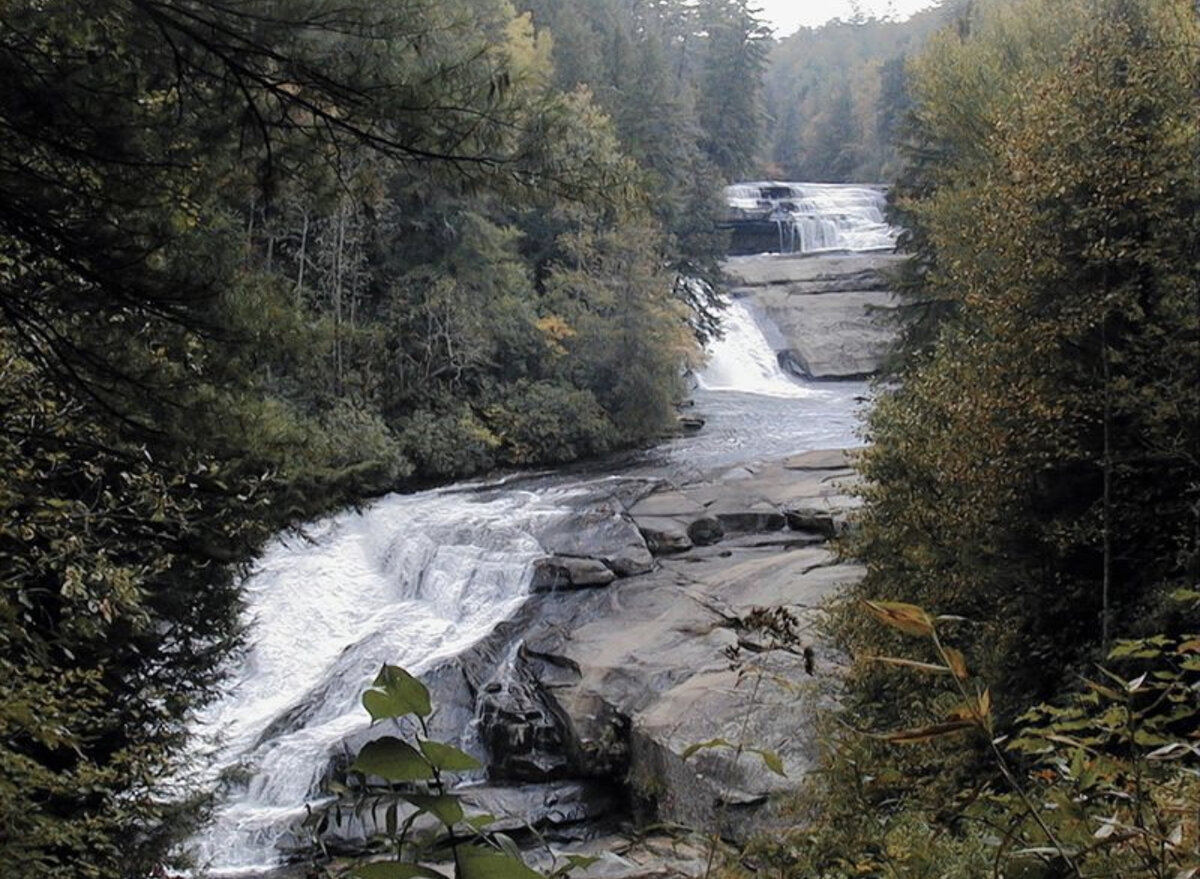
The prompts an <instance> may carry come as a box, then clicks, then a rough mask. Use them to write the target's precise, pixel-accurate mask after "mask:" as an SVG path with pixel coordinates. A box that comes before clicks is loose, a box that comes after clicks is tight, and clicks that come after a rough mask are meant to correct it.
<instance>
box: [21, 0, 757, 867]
mask: <svg viewBox="0 0 1200 879" xmlns="http://www.w3.org/2000/svg"><path fill="white" fill-rule="evenodd" d="M538 5H539V4H536V3H535V4H531V6H534V7H537V6H538ZM625 5H626V6H629V7H630V8H632V6H633V5H634V4H625ZM556 11H557V9H556V7H555V6H554V5H550V6H549V7H548V8H546V9H538V8H533V9H530V10H522V9H520V8H516V7H514V6H513V5H511V4H509V3H507V2H504V0H437V2H434V0H400V2H393V0H388V2H375V0H358V2H353V3H350V4H346V3H334V2H328V0H295V2H293V0H289V2H286V3H280V2H273V0H261V2H260V0H253V2H245V3H234V4H229V3H224V2H220V0H102V2H99V3H88V4H82V3H78V2H68V0H49V2H46V0H36V2H34V0H18V2H11V3H6V4H5V5H4V7H3V10H0V82H2V83H3V86H2V87H0V203H2V204H3V208H4V209H3V211H0V313H2V315H3V321H2V323H0V364H2V367H0V412H3V413H4V416H3V418H4V421H3V425H4V430H3V434H2V436H0V472H2V474H3V475H2V476H0V503H2V513H0V575H2V582H3V594H2V598H0V672H2V674H0V827H2V828H3V829H2V832H0V860H2V861H3V863H4V865H5V866H4V870H5V871H12V872H13V875H18V874H19V875H21V876H30V877H33V876H55V877H62V876H101V877H102V876H144V875H148V874H149V872H150V871H151V870H152V869H153V868H154V867H155V865H156V864H158V863H160V862H161V860H162V858H163V857H164V854H165V852H166V850H167V847H168V846H169V844H170V842H171V840H172V839H173V838H174V837H175V836H176V829H177V826H178V827H183V826H186V824H187V823H188V822H189V821H193V820H195V817H196V815H197V814H198V810H200V809H201V808H202V803H197V802H194V801H189V798H190V797H191V796H192V794H194V793H195V792H193V791H179V790H172V789H171V787H170V782H169V779H170V778H171V777H172V771H173V769H174V768H175V765H176V761H177V759H178V757H179V755H180V753H181V748H182V747H183V744H184V741H185V729H186V724H187V720H188V718H189V717H190V716H191V714H192V712H193V711H194V710H195V708H196V707H197V706H198V705H200V704H203V702H204V701H205V700H206V699H208V698H210V697H211V695H212V693H213V688H214V685H215V684H216V683H217V680H218V678H219V670H220V667H221V662H222V660H223V659H224V658H225V657H226V656H228V655H229V652H230V650H231V649H232V648H234V647H235V646H236V644H237V642H238V639H239V637H240V635H239V631H238V627H237V624H236V619H237V611H238V595H237V590H236V588H235V574H236V572H237V565H239V564H241V563H245V562H246V561H247V560H249V559H250V558H251V557H252V555H253V553H254V552H255V550H256V548H257V547H258V546H259V545H260V544H261V542H262V541H263V540H264V539H265V538H266V537H267V536H268V535H270V534H271V533H273V532H275V531H276V530H278V529H280V528H282V527H285V526H287V525H288V524H290V523H293V522H295V521H297V520H299V519H302V518H305V517H309V516H312V515H315V514H316V513H318V512H321V511H324V510H327V509H330V508H332V507H335V506H337V505H339V504H344V503H346V502H351V501H355V500H358V499H361V498H363V497H364V496H368V495H370V494H372V493H377V492H380V491H384V490H387V489H389V488H392V487H395V486H397V485H399V484H402V481H403V480H404V479H406V478H411V479H414V480H431V479H445V478H449V477H453V476H457V475H462V474H468V473H475V472H481V471H487V470H490V469H492V468H495V467H498V466H513V465H527V464H533V463H545V462H557V461H566V460H572V459H575V458H579V457H582V456H587V455H594V454H598V453H601V452H604V451H606V450H609V449H613V448H617V447H620V446H627V445H631V444H637V443H642V442H645V441H646V440H648V439H651V438H653V437H656V436H658V435H660V434H661V432H662V431H663V430H665V429H667V428H668V427H669V426H670V425H671V423H672V421H673V408H672V407H673V404H674V403H675V402H676V401H677V400H678V397H679V394H680V393H681V388H680V375H681V367H682V365H683V364H684V363H686V362H687V361H689V360H690V359H692V358H693V357H694V356H695V353H696V351H697V339H698V338H700V337H703V336H704V335H706V334H707V333H710V332H711V331H712V330H713V327H714V322H713V321H714V313H713V310H712V309H713V306H714V301H713V298H712V288H711V287H707V286H705V285H704V284H696V283H687V284H685V283H682V279H683V278H684V277H685V275H687V276H693V277H697V278H710V279H711V278H712V277H714V276H715V265H716V259H717V257H718V256H719V244H718V242H719V236H717V235H716V233H715V225H714V223H715V219H716V210H717V204H716V201H715V195H714V194H715V193H716V192H718V191H719V184H720V182H722V179H723V175H734V174H736V173H740V171H741V169H743V168H745V167H748V165H749V163H750V162H751V161H752V156H753V155H754V153H755V151H756V150H757V137H758V130H759V129H758V128H757V124H758V122H757V120H758V115H757V114H758V113H759V110H758V109H757V108H758V98H757V89H758V86H757V82H758V80H757V76H756V71H757V70H758V66H759V65H761V63H762V53H763V49H762V48H761V47H762V46H763V33H762V32H761V29H760V26H759V24H758V23H757V22H756V21H755V19H754V18H753V16H752V15H751V14H750V13H749V12H748V11H747V7H746V5H745V4H744V3H740V2H733V0H706V2H705V3H702V4H699V5H694V4H685V3H661V4H656V5H655V6H654V7H653V8H650V9H646V10H645V11H644V16H645V18H644V22H645V23H647V27H645V28H642V27H635V26H634V25H633V24H632V21H633V19H632V18H631V17H630V9H625V8H621V7H620V4H614V5H613V7H612V9H611V10H608V12H610V13H611V15H606V14H603V11H602V10H601V9H600V4H594V7H592V5H590V4H589V17H588V19H587V26H588V27H590V28H592V33H591V34H590V35H589V36H588V39H589V40H594V42H595V44H596V45H597V46H602V45H604V46H610V47H612V48H613V51H614V52H616V51H622V52H624V51H628V52H629V53H631V54H632V55H635V56H637V57H638V58H640V59H641V60H640V61H639V64H638V66H637V67H631V66H630V65H628V64H627V63H626V62H625V60H624V59H619V58H618V57H617V56H615V55H614V56H611V57H606V58H597V59H596V63H595V64H594V65H592V66H588V67H586V68H585V67H576V68H572V67H571V66H570V64H571V62H572V59H574V60H582V59H583V57H584V56H583V55H582V54H580V55H579V56H576V55H574V54H573V53H571V52H567V51H563V49H556V46H559V47H563V48H569V47H570V46H571V40H572V37H571V34H570V27H571V25H572V23H574V24H575V25H577V26H578V25H580V24H581V23H582V22H583V21H584V17H583V16H582V15H581V16H580V19H579V20H578V21H575V22H572V20H571V19H569V18H567V17H562V18H560V19H559V20H558V21H552V19H554V18H555V13H556ZM651 24H652V25H653V27H651V26H650V25H651ZM551 25H554V26H555V27H561V28H562V29H563V31H564V34H563V36H562V37H561V39H560V40H559V41H558V42H557V43H556V36H555V35H554V34H552V33H551V29H552V28H551ZM655 28H659V30H658V31H655ZM684 44H686V46H687V54H688V63H687V64H686V65H684V66H680V67H677V66H676V64H675V61H676V60H678V59H677V58H676V55H675V53H676V52H677V51H678V50H679V49H680V47H681V46H683V45H684ZM620 47H624V48H620ZM722 65H734V66H737V69H739V70H743V71H746V72H747V74H748V76H747V79H746V86H745V87H746V90H747V91H746V96H747V102H746V105H745V106H746V112H747V113H749V114H750V115H749V117H748V118H749V120H750V124H749V125H748V127H747V128H746V129H745V131H743V132H740V139H737V140H733V141H730V140H728V139H727V138H726V137H725V132H723V131H719V130H716V129H714V128H712V127H711V126H713V125H716V124H718V123H722V122H724V121H725V119H724V117H723V116H722V115H720V114H719V113H716V112H714V111H713V110H712V109H711V108H712V107H713V105H714V102H715V101H718V100H721V99H723V97H724V96H723V95H718V94H716V93H714V92H713V85H712V84H713V83H714V82H715V81H716V80H717V78H718V76H719V72H718V70H717V68H718V67H720V66H722ZM630 73H634V74H636V75H637V76H639V77H641V78H642V83H641V84H640V85H639V86H638V88H637V89H634V90H627V89H625V88H624V87H623V86H624V83H617V82H614V80H613V77H616V76H625V75H627V74H630ZM637 101H642V102H646V101H650V102H652V104H653V106H655V107H659V106H662V107H664V108H669V110H670V112H663V113H659V112H653V113H649V112H646V109H645V108H646V106H647V105H646V104H645V103H643V104H642V107H641V109H638V108H636V107H635V106H634V102H637ZM647 121H655V122H657V123H658V124H659V125H661V126H662V127H661V128H660V129H658V130H650V129H646V128H640V127H639V125H641V124H643V123H645V122H647ZM648 194H649V195H648Z"/></svg>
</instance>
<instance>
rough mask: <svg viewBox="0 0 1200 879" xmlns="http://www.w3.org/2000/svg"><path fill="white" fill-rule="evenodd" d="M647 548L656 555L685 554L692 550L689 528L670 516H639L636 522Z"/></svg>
mask: <svg viewBox="0 0 1200 879" xmlns="http://www.w3.org/2000/svg"><path fill="white" fill-rule="evenodd" d="M634 521H635V522H636V523H637V526H638V529H639V530H640V531H641V532H642V537H643V538H645V540H646V546H647V547H649V549H650V552H652V553H654V554H655V555H665V554H667V553H672V552H683V551H684V550H685V549H691V548H692V538H691V537H689V536H688V526H687V524H686V523H684V522H683V521H682V520H680V519H675V518H672V517H670V516H638V517H637V518H636V519H635V520H634Z"/></svg>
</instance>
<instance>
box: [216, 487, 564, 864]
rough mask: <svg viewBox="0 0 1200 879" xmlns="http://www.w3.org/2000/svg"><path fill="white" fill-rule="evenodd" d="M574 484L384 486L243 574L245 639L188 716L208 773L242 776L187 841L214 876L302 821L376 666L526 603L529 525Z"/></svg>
mask: <svg viewBox="0 0 1200 879" xmlns="http://www.w3.org/2000/svg"><path fill="white" fill-rule="evenodd" d="M572 494H573V493H572V491H571V490H569V489H545V490H542V491H524V490H518V489H509V490H488V491H481V492H479V491H470V490H464V489H462V488H459V489H457V490H455V489H447V490H441V491H432V492H423V493H420V494H412V495H392V496H389V497H387V498H384V499H382V500H380V501H378V502H376V503H375V504H373V505H372V506H371V507H370V508H369V509H367V510H365V511H363V512H361V513H360V512H347V513H343V514H341V515H338V516H334V517H331V518H329V519H326V520H324V521H322V522H319V523H317V524H316V525H314V526H310V527H309V528H308V529H307V531H306V534H305V535H304V536H303V537H300V536H290V537H285V538H281V539H279V540H277V541H276V542H275V543H274V544H273V545H272V546H271V547H270V548H269V549H268V550H267V551H266V553H265V554H264V556H263V558H262V559H261V561H260V563H259V564H258V566H257V569H256V570H255V572H254V573H253V574H252V575H251V576H250V577H249V578H248V579H247V580H246V581H245V584H244V589H245V593H246V601H247V611H248V615H249V618H250V620H251V626H252V630H251V633H250V635H251V637H250V640H251V645H252V646H251V647H250V648H249V650H248V652H247V653H246V655H245V656H244V657H243V658H242V662H241V664H240V666H239V668H238V670H237V673H236V676H235V680H234V681H233V684H232V686H231V688H230V689H229V691H228V694H227V696H226V697H225V698H224V699H223V700H221V701H220V702H218V703H216V704H215V705H213V706H212V707H211V708H210V709H209V710H208V711H207V712H206V713H205V714H204V716H203V717H202V718H201V723H200V728H199V732H200V734H201V735H202V736H203V735H205V734H207V735H208V736H210V737H216V738H218V739H219V744H218V745H217V749H216V751H215V753H213V754H212V755H210V756H209V758H208V760H207V761H206V763H207V767H208V768H207V769H206V770H205V772H206V774H207V775H208V781H209V783H210V784H211V783H213V782H215V781H216V780H217V778H219V777H222V776H223V777H226V778H228V777H230V776H240V777H242V778H243V779H245V782H244V783H241V784H237V785H234V786H233V789H232V791H231V793H230V795H229V796H228V798H227V799H226V801H225V802H224V803H223V804H222V805H221V807H220V808H219V810H218V811H217V813H216V816H215V820H214V822H213V823H212V825H211V826H210V827H209V828H208V829H207V830H206V831H205V832H204V833H203V834H202V835H201V836H200V837H199V838H198V839H196V840H194V845H195V846H196V849H197V853H198V857H199V862H200V864H201V865H203V866H206V867H207V868H208V869H210V870H211V871H212V872H213V873H215V874H217V875H235V874H237V873H242V872H251V873H252V872H255V871H258V870H261V869H263V868H264V867H267V866H270V865H271V864H273V863H274V862H275V860H276V859H277V857H278V852H277V851H276V846H277V844H278V843H279V842H280V841H281V840H284V839H286V838H287V837H288V834H289V832H290V828H291V826H292V825H293V824H294V823H295V822H297V821H298V820H299V819H301V818H303V817H304V804H305V802H306V801H308V800H310V799H311V798H312V797H313V795H314V793H315V792H316V791H317V790H318V789H319V785H320V781H321V777H322V775H323V773H324V771H325V769H326V767H327V766H328V763H329V760H330V758H331V757H332V756H334V755H336V754H337V753H339V752H340V751H341V749H342V748H343V745H342V743H343V742H344V741H345V740H346V739H347V737H348V736H350V735H351V734H353V733H354V732H356V731H360V730H362V729H364V728H365V727H367V726H368V717H367V714H366V712H365V711H364V710H363V709H362V706H361V704H360V702H359V698H360V696H361V694H362V692H363V690H364V689H365V688H366V687H367V686H368V685H369V684H370V681H371V680H372V678H373V677H374V675H375V674H376V673H377V672H378V670H379V668H380V666H381V665H383V664H384V663H385V662H386V663H391V664H398V665H401V666H404V667H406V668H408V669H409V670H411V671H413V672H414V673H417V674H419V673H421V672H423V671H427V670H429V669H431V668H433V667H435V666H436V665H437V664H438V663H440V662H442V661H443V660H446V659H449V658H451V657H454V656H456V655H458V654H460V653H461V652H462V651H463V650H465V649H466V648H467V647H469V646H470V645H471V644H473V643H475V642H476V641H478V640H479V639H480V638H482V637H483V636H485V635H486V634H488V632H490V631H491V630H492V629H493V627H494V626H495V625H496V624H497V623H498V622H500V621H501V620H503V619H506V618H507V617H509V616H510V615H511V614H512V613H513V612H514V611H515V610H516V609H517V608H518V607H519V606H520V605H521V603H522V602H523V601H524V600H525V597H526V593H527V592H528V587H529V582H530V576H531V565H532V562H533V561H534V560H535V559H536V558H538V557H540V556H542V555H544V554H545V553H544V552H543V551H542V549H541V546H540V545H539V543H538V540H537V538H536V537H535V536H534V534H535V532H537V531H538V529H539V528H542V527H546V526H548V525H550V524H552V523H553V522H554V521H556V520H557V519H559V518H561V517H563V516H565V515H567V514H568V513H569V512H570V499H571V497H572Z"/></svg>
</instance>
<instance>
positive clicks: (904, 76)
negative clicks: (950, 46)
mask: <svg viewBox="0 0 1200 879" xmlns="http://www.w3.org/2000/svg"><path fill="white" fill-rule="evenodd" d="M930 5H931V6H932V8H930V9H927V10H925V11H923V12H919V13H917V14H916V15H913V16H911V17H910V18H907V19H905V20H904V21H893V20H890V19H884V18H869V17H865V16H863V15H861V14H860V15H856V16H851V17H850V18H849V20H838V21H833V22H830V23H829V24H827V25H824V26H823V27H820V28H801V29H800V30H798V31H797V32H796V33H794V34H792V35H791V36H788V37H785V38H784V39H781V40H779V41H778V42H776V43H775V44H774V46H772V48H771V53H770V55H769V57H768V66H767V73H766V78H765V81H764V89H765V94H764V98H765V102H766V109H767V114H768V119H769V123H768V130H767V137H766V150H765V155H764V157H763V158H764V160H765V161H766V163H767V169H768V171H769V176H772V177H774V178H776V179H781V180H808V181H814V182H830V183H845V182H880V183H882V182H886V181H888V180H891V179H892V178H893V177H894V176H895V175H896V173H897V172H898V171H899V168H900V155H899V152H898V150H897V145H898V142H899V141H900V140H901V139H902V136H903V133H904V125H903V123H904V118H905V113H906V112H907V110H908V108H909V106H910V103H911V99H910V97H909V93H908V68H907V63H908V61H909V60H910V59H912V58H914V57H916V56H917V55H919V54H920V52H921V49H922V47H923V46H924V44H925V42H926V41H927V40H928V39H929V38H930V37H931V36H932V35H933V34H934V33H935V32H937V31H938V30H939V29H941V28H943V27H946V26H948V25H950V23H952V22H954V21H956V20H958V19H959V18H960V17H961V15H962V13H963V10H965V9H966V7H967V6H968V4H967V3H966V2H965V0H944V2H942V3H939V4H936V5H934V4H930Z"/></svg>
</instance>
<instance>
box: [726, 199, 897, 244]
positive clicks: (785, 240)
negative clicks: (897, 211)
mask: <svg viewBox="0 0 1200 879" xmlns="http://www.w3.org/2000/svg"><path fill="white" fill-rule="evenodd" d="M725 202H726V204H727V205H728V206H729V208H730V210H731V212H732V213H733V214H734V215H736V216H740V217H742V218H758V219H762V220H765V221H767V222H770V223H774V224H775V227H776V229H777V230H778V233H779V251H780V252H781V253H820V252H821V251H829V250H858V251H865V250H881V249H891V248H892V247H894V246H895V244H896V230H895V229H893V228H892V227H891V226H889V225H888V224H887V222H886V220H885V219H884V216H883V210H884V204H885V202H886V196H885V194H884V190H883V189H882V188H881V187H878V186H851V185H846V184H842V183H780V182H776V181H762V182H758V183H737V184H734V185H733V186H727V187H726V188H725Z"/></svg>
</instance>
